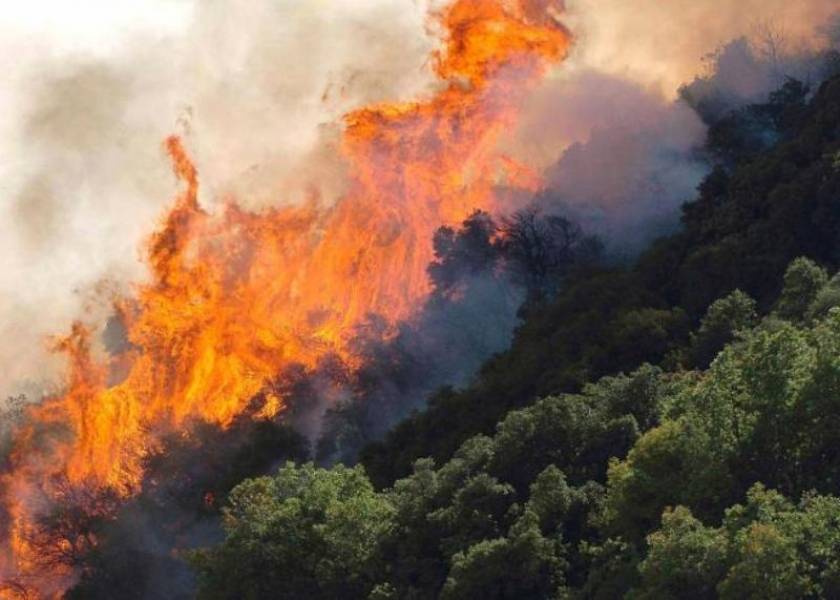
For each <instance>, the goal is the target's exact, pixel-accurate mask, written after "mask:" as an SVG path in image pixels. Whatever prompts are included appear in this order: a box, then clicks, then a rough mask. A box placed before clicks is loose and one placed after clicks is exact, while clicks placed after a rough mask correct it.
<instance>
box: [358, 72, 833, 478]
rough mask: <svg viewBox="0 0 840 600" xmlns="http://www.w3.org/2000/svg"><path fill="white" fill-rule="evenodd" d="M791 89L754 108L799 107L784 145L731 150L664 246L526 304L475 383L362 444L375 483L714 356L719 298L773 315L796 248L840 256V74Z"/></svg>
mask: <svg viewBox="0 0 840 600" xmlns="http://www.w3.org/2000/svg"><path fill="white" fill-rule="evenodd" d="M788 88H792V91H791V90H789V91H788V92H787V93H781V92H780V93H778V94H775V95H773V96H772V97H771V99H770V101H769V103H768V105H766V106H765V107H764V108H762V107H761V106H757V107H751V109H750V110H751V111H752V112H756V111H757V112H759V113H762V114H763V113H771V114H785V115H789V116H788V117H785V118H784V119H781V117H780V119H779V125H778V128H772V129H770V130H768V131H769V132H770V133H772V134H773V137H774V139H776V140H777V142H776V144H775V145H773V146H772V147H770V148H769V149H766V150H764V151H762V152H758V153H740V152H736V151H735V150H734V149H732V151H731V152H730V153H729V154H731V155H732V156H733V157H737V160H736V158H733V159H732V162H727V163H723V164H720V166H718V167H717V168H716V169H714V170H713V171H712V172H711V173H710V175H709V176H708V177H707V178H706V179H705V180H704V182H703V183H702V185H701V186H700V190H699V197H698V198H697V199H696V200H695V201H694V202H691V203H689V204H687V205H685V207H684V214H683V229H682V230H681V231H680V232H679V233H677V234H675V235H673V236H671V237H669V238H664V239H662V240H659V241H658V242H656V243H655V244H654V245H653V247H652V248H651V249H649V250H648V251H647V252H645V253H644V254H643V255H642V256H641V257H640V258H639V260H638V262H637V264H636V265H635V266H634V267H633V268H631V269H617V270H610V271H603V270H601V271H595V272H593V271H592V270H591V269H586V270H582V271H581V272H578V273H577V274H575V275H572V276H570V277H568V278H567V279H566V282H565V286H564V287H563V288H562V289H561V290H560V291H559V293H558V294H557V295H556V297H554V298H553V299H552V300H550V301H545V302H542V303H539V302H537V303H532V304H531V305H528V306H526V307H525V313H526V315H525V316H526V318H525V320H524V322H523V323H522V325H521V326H520V327H519V329H518V330H517V332H516V334H515V337H514V340H513V343H512V345H511V347H510V349H509V350H508V351H506V352H504V353H502V354H500V355H498V356H497V357H496V358H494V359H493V360H491V361H489V362H488V363H486V364H485V365H484V367H483V368H482V370H481V371H480V373H479V374H478V376H477V378H476V380H475V382H474V383H473V384H472V385H471V386H469V387H467V388H466V389H464V390H461V391H457V392H455V391H452V390H443V391H442V392H440V393H438V394H437V395H435V396H434V397H433V398H432V399H431V401H430V403H429V405H428V408H427V409H426V410H424V411H423V412H418V413H416V414H415V415H413V416H412V417H411V418H409V419H407V420H405V421H404V422H402V423H401V424H400V425H399V426H397V427H396V428H394V430H393V431H392V432H391V433H389V434H388V435H387V436H386V437H385V439H384V440H383V441H382V442H378V443H373V444H370V445H369V446H368V447H367V448H366V449H365V450H364V451H363V452H362V462H363V463H364V464H365V466H366V467H367V469H368V472H369V474H370V476H371V478H372V479H373V481H374V482H375V483H376V484H377V485H380V486H385V485H389V484H391V483H393V481H394V480H396V479H397V478H398V477H402V476H405V475H407V474H408V473H410V471H411V465H412V463H413V462H414V461H415V460H416V459H418V458H421V457H424V456H432V457H434V458H435V459H436V460H438V461H442V460H446V459H448V458H449V457H450V456H451V455H452V453H453V452H454V451H455V449H456V448H458V446H459V445H460V444H461V443H462V442H464V441H465V440H466V439H467V438H469V437H470V436H472V435H474V434H476V433H489V432H491V431H492V429H493V427H494V425H495V423H496V422H497V421H498V420H499V419H501V418H502V417H503V416H504V414H505V413H507V412H508V411H509V410H511V409H512V408H516V407H519V406H524V405H527V404H529V403H531V402H532V401H533V400H534V399H535V398H538V397H541V396H545V395H548V394H557V393H564V392H574V391H578V390H579V389H581V387H582V386H583V385H584V384H585V383H586V382H587V381H592V380H594V379H597V378H599V377H602V376H604V375H607V374H610V373H616V372H619V371H628V370H632V369H634V368H636V367H637V366H639V365H640V364H641V363H643V362H645V361H647V362H652V363H656V364H659V363H662V362H663V361H665V366H667V367H669V368H670V367H673V366H674V363H675V361H676V362H678V363H679V362H682V363H683V364H684V365H685V366H695V365H698V366H704V363H707V362H708V361H709V360H710V358H711V356H713V355H714V353H715V352H716V351H717V349H719V347H720V346H719V345H718V346H716V344H720V343H722V342H723V341H725V339H720V340H713V339H712V338H711V337H709V336H710V335H711V334H712V332H699V333H700V335H701V337H702V336H705V337H706V342H705V344H706V346H705V347H701V346H702V345H703V343H700V341H699V340H698V343H699V344H700V346H697V347H696V348H695V350H694V356H693V357H692V356H682V354H683V353H684V348H685V346H686V345H687V344H688V343H689V340H688V334H689V332H690V330H691V329H692V327H693V326H694V325H696V323H697V322H698V321H699V319H700V317H701V316H702V315H703V314H704V313H705V311H706V309H707V308H708V306H709V305H710V304H711V303H712V302H714V301H715V300H716V299H718V298H721V297H723V296H725V295H727V294H729V293H730V292H732V291H734V290H736V289H740V290H743V292H745V293H746V294H748V295H749V296H750V297H752V298H754V299H755V301H756V304H757V309H758V310H760V311H762V312H765V311H767V310H768V309H769V308H770V305H771V303H772V302H774V301H775V299H776V298H777V296H778V294H779V290H780V288H781V282H782V276H783V273H784V271H785V269H786V267H787V265H788V263H790V262H791V261H792V260H793V259H795V258H796V257H798V256H808V257H810V258H812V259H814V260H816V261H817V262H818V263H820V264H822V265H825V266H829V267H832V268H836V267H838V266H840V254H838V253H840V237H838V236H840V204H838V197H840V167H839V166H838V165H840V158H838V157H840V77H835V78H834V79H831V80H829V81H828V82H826V83H825V84H823V85H822V87H821V89H820V90H818V92H817V93H816V94H814V97H813V98H812V99H811V101H810V102H809V103H807V104H805V101H804V99H803V96H802V93H801V92H802V90H801V88H800V87H799V86H798V85H797V84H795V83H790V84H789V85H788V86H786V88H785V89H788ZM772 123H773V122H772V120H771V121H770V123H769V124H767V125H766V126H767V127H773V125H772ZM753 126H754V124H753V120H752V119H744V118H734V117H733V118H732V119H729V120H724V121H720V122H719V123H717V124H716V125H715V126H714V127H713V128H712V132H713V133H714V131H715V130H716V128H717V129H726V128H727V127H729V128H730V129H732V130H733V131H731V132H730V133H731V135H732V136H736V134H738V132H740V131H742V130H744V129H749V128H752V127H753ZM714 135H715V136H717V137H713V138H712V139H711V140H710V148H711V149H712V150H710V151H713V152H714V153H719V152H723V150H722V148H724V147H726V142H725V138H726V136H722V134H721V133H720V132H719V133H718V134H714ZM721 136H722V137H723V139H718V138H720V137H721ZM783 310H784V309H783ZM710 342H715V343H713V344H712V345H708V344H709V343H710ZM678 355H679V356H678ZM692 361H696V362H692Z"/></svg>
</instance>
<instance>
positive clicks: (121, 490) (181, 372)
mask: <svg viewBox="0 0 840 600" xmlns="http://www.w3.org/2000/svg"><path fill="white" fill-rule="evenodd" d="M560 12H561V4H560V2H557V1H555V0H517V1H504V0H457V1H455V2H454V3H452V4H451V5H449V6H448V7H447V8H445V9H443V10H442V11H441V12H440V13H439V14H437V15H436V16H435V18H436V19H437V21H438V22H439V23H440V25H441V27H442V31H443V32H444V33H443V44H442V47H441V49H440V50H439V51H438V52H437V53H436V54H435V55H434V56H433V61H432V62H433V68H434V71H435V73H436V75H437V76H438V78H439V80H440V83H439V89H438V91H437V92H436V93H435V94H434V95H432V96H431V97H429V98H426V99H423V100H419V101H417V102H409V103H399V104H378V105H374V106H369V107H365V108H361V109H359V110H356V111H354V112H351V113H350V114H348V115H346V116H345V129H344V134H343V139H342V143H341V145H340V151H341V154H342V156H343V158H344V160H345V161H346V162H347V164H348V165H349V173H350V184H349V189H348V191H347V193H346V194H345V195H344V196H343V197H342V198H341V199H340V200H339V201H338V202H336V203H335V204H333V205H329V206H328V205H326V204H325V203H324V202H323V201H321V199H320V198H319V196H318V195H317V194H316V193H313V195H312V196H311V198H310V199H309V200H308V201H306V202H304V203H301V204H297V205H287V206H283V207H281V208H272V209H266V210H263V211H261V212H249V211H247V210H244V209H242V208H240V206H239V205H238V204H237V201H236V199H235V198H231V199H229V200H228V201H227V202H226V204H225V206H224V208H223V209H222V210H220V211H219V212H218V213H214V214H211V213H209V212H207V211H206V210H205V209H204V208H202V206H201V205H200V203H199V200H198V192H199V173H198V172H197V170H196V168H195V166H194V164H193V162H192V161H191V159H190V157H189V155H188V153H187V151H186V149H185V148H184V145H183V144H182V141H181V140H180V139H178V138H177V137H172V138H169V139H167V140H166V143H165V146H166V151H167V153H168V154H169V157H170V159H171V161H172V164H173V168H174V171H175V174H176V176H177V179H178V181H179V182H180V185H181V186H182V191H181V192H180V194H179V195H178V197H177V198H176V200H175V202H174V205H173V207H172V208H171V210H170V211H169V212H168V214H166V215H165V217H164V218H163V220H162V222H161V224H160V227H159V229H158V230H157V231H156V232H155V233H153V234H152V235H151V236H150V237H149V239H148V240H147V242H146V245H145V256H146V260H147V263H148V266H149V269H150V272H151V278H150V281H149V282H147V283H144V284H139V285H137V286H136V288H135V289H134V293H133V294H131V295H130V296H129V297H119V298H115V299H114V306H115V314H116V317H115V320H114V322H115V323H116V324H117V325H116V327H117V329H119V330H120V331H121V333H124V335H123V337H124V340H122V343H121V344H118V345H117V346H118V347H116V348H114V349H113V351H112V352H110V353H108V355H107V356H104V355H103V356H100V355H99V354H97V352H95V350H94V345H93V344H92V339H93V336H94V335H96V333H97V332H96V331H95V330H92V329H91V328H90V327H88V326H85V325H83V324H81V323H77V324H76V325H74V326H73V329H72V331H71V332H70V334H69V335H67V336H65V337H63V338H60V339H57V340H56V341H55V342H54V349H55V351H56V352H58V353H62V354H64V355H65V356H66V357H67V363H68V369H67V377H66V381H65V389H64V391H63V392H62V393H61V394H59V395H56V396H54V397H51V398H47V399H45V400H44V401H43V402H40V403H38V404H36V405H33V406H31V407H30V408H28V409H27V410H26V411H25V414H24V415H23V417H22V418H21V420H20V421H19V423H18V424H17V425H16V426H15V428H14V431H13V432H12V436H11V439H12V442H11V450H10V453H9V459H8V461H7V464H5V465H4V466H3V471H2V475H0V495H1V496H0V498H1V500H0V501H1V502H2V506H0V515H2V517H3V518H2V519H0V523H2V524H3V525H2V528H0V544H1V545H2V546H0V579H2V580H3V581H4V582H5V583H4V584H3V586H2V587H0V597H4V598H5V597H8V598H16V597H27V598H28V597H56V596H60V595H61V594H62V593H63V591H64V590H65V589H66V588H67V587H68V586H69V585H71V584H72V583H73V581H74V580H75V579H76V578H77V576H78V574H79V573H78V567H79V565H80V564H81V557H83V556H84V555H85V554H86V553H89V552H90V550H91V549H92V548H93V547H95V546H96V544H97V527H96V525H95V524H96V523H101V522H103V521H104V522H107V521H108V520H109V519H111V518H112V517H113V515H115V514H116V512H117V511H118V510H119V508H120V506H122V505H124V504H125V503H126V502H128V501H129V499H130V498H132V497H133V496H135V495H136V494H137V493H138V492H139V491H140V489H141V488H142V486H143V484H144V477H145V474H146V470H145V467H146V465H147V463H148V461H149V459H150V457H153V456H154V455H155V454H156V453H157V452H159V451H160V450H161V449H162V447H163V445H164V443H165V442H164V440H166V439H168V436H173V435H176V436H178V435H181V436H187V437H188V436H189V435H190V434H189V431H191V428H192V427H193V425H194V424H195V423H209V424H213V425H218V426H220V427H222V428H227V427H230V426H232V425H233V424H234V423H235V422H238V420H239V419H240V418H241V417H242V415H245V414H247V415H250V416H254V417H255V418H262V419H266V418H268V419H270V418H274V417H276V416H278V415H282V414H283V413H284V411H288V410H289V409H290V407H289V396H288V394H286V393H285V391H284V387H283V386H282V385H280V384H278V378H279V377H280V375H281V374H282V373H284V372H286V371H287V370H288V369H290V368H292V367H294V366H297V367H298V368H302V369H304V370H311V369H316V368H319V367H320V366H322V365H323V363H324V361H325V360H329V361H338V362H339V363H340V364H341V365H343V368H344V369H347V370H349V371H353V370H354V369H358V368H359V367H360V365H361V363H362V361H363V357H362V356H360V355H359V353H358V352H357V351H356V349H355V348H356V347H355V346H354V345H353V344H351V343H350V339H351V336H352V335H351V334H352V332H353V331H354V329H355V328H356V327H358V326H359V325H360V324H362V323H363V322H364V321H365V320H366V319H368V318H369V316H370V315H377V316H378V317H379V318H380V319H381V321H382V322H383V323H384V326H383V327H382V330H381V332H380V336H381V337H382V338H383V339H388V338H389V337H392V336H394V335H395V333H396V330H395V329H394V324H395V323H397V322H398V321H399V320H401V319H405V318H406V317H408V316H410V315H411V314H412V313H413V312H414V311H416V310H417V309H418V307H419V306H421V305H422V304H423V302H424V301H425V300H426V299H427V297H428V296H429V293H430V292H431V290H432V288H431V283H430V281H429V279H428V277H427V266H428V265H429V263H430V262H432V260H433V259H434V256H435V255H434V247H433V237H434V232H435V230H436V229H437V228H438V227H439V226H441V225H449V226H454V225H457V224H459V223H461V222H462V221H464V220H465V219H466V218H467V217H468V216H469V215H471V214H472V213H473V212H474V211H475V210H485V211H490V212H498V211H502V210H510V209H511V207H510V206H508V205H506V204H505V201H506V197H503V196H499V195H497V194H495V191H494V190H495V188H496V187H497V186H498V185H499V184H500V183H504V184H505V185H507V186H508V187H512V188H516V187H522V188H524V189H526V190H528V191H535V189H536V188H537V187H538V186H539V182H538V179H537V178H535V176H533V174H532V173H530V171H529V170H528V169H527V168H524V167H523V166H521V165H517V164H516V163H514V162H513V161H511V160H510V159H509V158H506V157H504V156H502V155H500V154H499V153H498V151H497V149H496V147H497V141H498V139H499V136H500V134H501V133H502V132H504V131H505V130H507V129H509V128H510V127H511V126H512V125H513V124H514V123H515V121H516V117H517V110H518V107H519V105H520V102H521V101H522V99H523V97H524V94H525V93H526V92H527V90H528V89H529V88H530V87H531V85H532V84H534V83H535V82H537V81H538V80H539V78H540V76H541V75H542V74H543V73H544V72H545V71H546V69H547V68H548V67H549V66H550V65H551V64H553V63H555V62H557V61H559V60H561V59H562V58H563V57H564V56H565V54H566V52H567V50H568V47H569V43H570V37H569V34H568V32H567V30H566V29H565V28H564V27H563V26H562V25H561V24H560V22H559V20H558V19H559V17H560ZM553 226H557V223H556V222H555V223H554V225H553ZM503 229H504V228H503ZM502 235H503V234H502ZM537 251H539V249H537ZM207 498H208V500H207V501H208V503H210V504H212V502H213V498H212V495H210V496H207Z"/></svg>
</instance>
